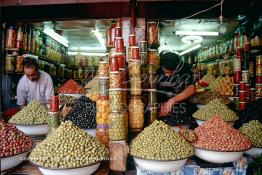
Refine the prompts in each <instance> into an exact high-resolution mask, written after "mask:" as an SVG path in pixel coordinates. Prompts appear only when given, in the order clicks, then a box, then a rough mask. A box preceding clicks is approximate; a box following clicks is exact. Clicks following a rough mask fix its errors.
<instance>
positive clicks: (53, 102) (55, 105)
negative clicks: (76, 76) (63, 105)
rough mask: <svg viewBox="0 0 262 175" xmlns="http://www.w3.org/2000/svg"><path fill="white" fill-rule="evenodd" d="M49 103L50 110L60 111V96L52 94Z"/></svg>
mask: <svg viewBox="0 0 262 175" xmlns="http://www.w3.org/2000/svg"><path fill="white" fill-rule="evenodd" d="M49 104H50V112H58V110H59V98H58V96H50V99H49Z"/></svg>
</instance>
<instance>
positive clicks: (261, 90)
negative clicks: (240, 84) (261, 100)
mask: <svg viewBox="0 0 262 175" xmlns="http://www.w3.org/2000/svg"><path fill="white" fill-rule="evenodd" d="M256 97H262V84H256Z"/></svg>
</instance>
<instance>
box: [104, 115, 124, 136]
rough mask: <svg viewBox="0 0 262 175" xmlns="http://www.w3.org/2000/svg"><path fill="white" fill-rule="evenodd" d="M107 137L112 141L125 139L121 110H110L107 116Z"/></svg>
mask: <svg viewBox="0 0 262 175" xmlns="http://www.w3.org/2000/svg"><path fill="white" fill-rule="evenodd" d="M108 127H109V139H110V140H112V141H118V140H125V139H126V130H125V116H124V114H123V113H122V112H115V111H112V112H111V113H110V115H109V117H108Z"/></svg>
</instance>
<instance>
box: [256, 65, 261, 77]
mask: <svg viewBox="0 0 262 175" xmlns="http://www.w3.org/2000/svg"><path fill="white" fill-rule="evenodd" d="M256 75H262V65H261V66H256Z"/></svg>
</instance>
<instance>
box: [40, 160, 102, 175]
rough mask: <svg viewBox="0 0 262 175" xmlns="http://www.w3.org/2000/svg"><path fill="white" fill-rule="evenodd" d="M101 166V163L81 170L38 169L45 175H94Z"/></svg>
mask: <svg viewBox="0 0 262 175" xmlns="http://www.w3.org/2000/svg"><path fill="white" fill-rule="evenodd" d="M99 166H100V162H99V163H96V164H93V165H89V166H85V167H80V168H63V169H62V168H61V169H59V168H56V169H55V168H54V169H52V168H45V167H40V166H39V167H38V168H39V170H40V171H41V173H43V175H90V174H93V173H94V172H95V171H96V170H97V169H98V167H99Z"/></svg>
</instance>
